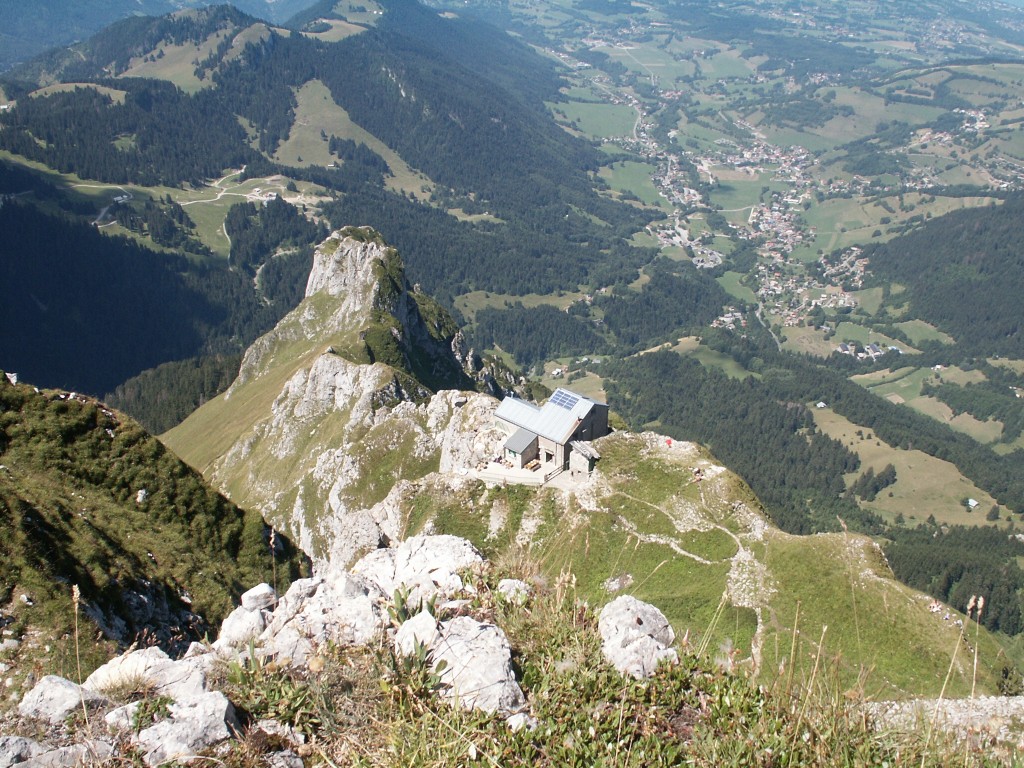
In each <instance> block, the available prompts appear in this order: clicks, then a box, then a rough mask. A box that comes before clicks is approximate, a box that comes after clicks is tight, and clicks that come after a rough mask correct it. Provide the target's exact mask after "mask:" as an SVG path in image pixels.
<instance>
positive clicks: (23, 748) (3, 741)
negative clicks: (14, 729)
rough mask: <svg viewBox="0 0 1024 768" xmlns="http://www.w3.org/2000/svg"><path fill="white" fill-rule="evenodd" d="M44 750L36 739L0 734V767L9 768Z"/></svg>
mask: <svg viewBox="0 0 1024 768" xmlns="http://www.w3.org/2000/svg"><path fill="white" fill-rule="evenodd" d="M45 751H46V750H45V749H44V748H43V747H42V746H41V745H40V744H39V743H38V742H36V741H32V739H25V738H22V737H21V736H0V768H11V766H12V765H15V764H16V763H23V762H25V761H26V760H28V759H30V758H33V757H36V756H37V755H41V754H42V753H43V752H45Z"/></svg>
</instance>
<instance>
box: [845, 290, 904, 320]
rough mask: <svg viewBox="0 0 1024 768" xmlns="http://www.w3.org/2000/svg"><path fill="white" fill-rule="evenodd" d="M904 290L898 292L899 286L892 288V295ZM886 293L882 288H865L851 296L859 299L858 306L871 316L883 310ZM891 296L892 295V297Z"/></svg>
mask: <svg viewBox="0 0 1024 768" xmlns="http://www.w3.org/2000/svg"><path fill="white" fill-rule="evenodd" d="M902 290H903V289H902V288H900V289H899V290H897V286H895V285H893V286H890V292H891V294H898V293H900V292H902ZM883 294H884V291H883V290H882V288H880V287H879V288H865V289H864V290H862V291H854V292H853V293H852V294H850V295H851V296H853V297H854V298H855V299H857V304H858V306H860V308H861V309H863V310H864V311H865V312H867V313H868V314H869V315H874V314H877V313H878V310H879V309H881V308H882V301H884V295H883ZM891 294H890V295H891Z"/></svg>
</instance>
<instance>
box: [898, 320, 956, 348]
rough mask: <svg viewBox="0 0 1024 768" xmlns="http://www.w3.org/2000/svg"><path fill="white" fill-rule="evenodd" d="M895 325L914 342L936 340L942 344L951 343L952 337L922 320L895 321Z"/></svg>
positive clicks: (921, 342) (920, 342)
mask: <svg viewBox="0 0 1024 768" xmlns="http://www.w3.org/2000/svg"><path fill="white" fill-rule="evenodd" d="M896 327H897V328H899V329H900V330H901V331H903V332H904V333H905V334H907V336H908V337H909V338H910V340H911V341H912V342H913V343H914V344H923V343H925V342H926V341H938V342H941V343H942V344H952V343H953V337H952V336H950V335H949V334H948V333H943V332H942V331H940V330H939V329H938V328H936V327H935V326H934V325H931V324H930V323H926V322H925V321H924V320H906V321H904V322H902V323H896Z"/></svg>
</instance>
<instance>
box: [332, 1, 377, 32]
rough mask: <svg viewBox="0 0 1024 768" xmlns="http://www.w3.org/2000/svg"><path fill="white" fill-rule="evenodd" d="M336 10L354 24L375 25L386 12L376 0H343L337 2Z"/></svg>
mask: <svg viewBox="0 0 1024 768" xmlns="http://www.w3.org/2000/svg"><path fill="white" fill-rule="evenodd" d="M334 10H335V11H337V12H338V13H340V14H342V15H343V16H344V17H345V18H346V19H347V20H348V21H351V22H352V23H354V24H365V25H368V26H375V25H376V24H377V22H378V21H379V20H380V17H381V15H382V14H383V12H384V9H383V8H382V7H381V5H380V3H377V2H375V0H341V2H339V3H336V4H335V6H334Z"/></svg>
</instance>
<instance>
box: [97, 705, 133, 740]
mask: <svg viewBox="0 0 1024 768" xmlns="http://www.w3.org/2000/svg"><path fill="white" fill-rule="evenodd" d="M141 706H142V703H141V702H138V701H133V702H132V703H131V704H125V705H124V706H123V707H118V708H117V709H112V710H110V711H109V712H107V714H105V715H104V716H103V722H105V723H106V724H107V729H108V730H109V731H110V732H111V733H114V734H117V733H125V732H127V731H130V730H132V729H133V728H134V727H135V715H136V713H138V711H139V707H141Z"/></svg>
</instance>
